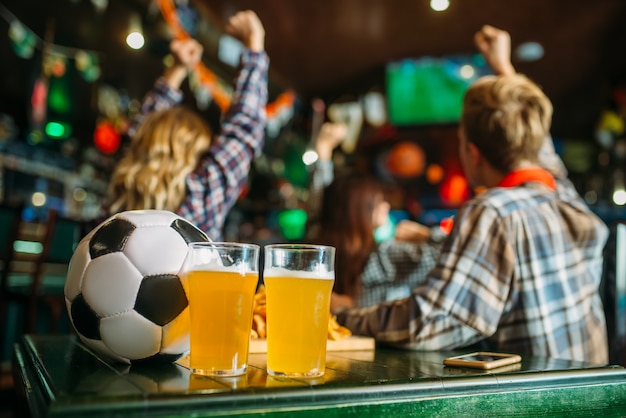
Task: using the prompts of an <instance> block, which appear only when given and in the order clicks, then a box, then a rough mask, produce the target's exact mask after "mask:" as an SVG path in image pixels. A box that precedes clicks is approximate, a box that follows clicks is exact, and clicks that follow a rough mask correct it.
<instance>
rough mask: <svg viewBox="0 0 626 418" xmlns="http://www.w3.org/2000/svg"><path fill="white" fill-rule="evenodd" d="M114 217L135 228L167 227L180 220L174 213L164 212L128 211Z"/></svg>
mask: <svg viewBox="0 0 626 418" xmlns="http://www.w3.org/2000/svg"><path fill="white" fill-rule="evenodd" d="M116 217H117V218H118V219H124V220H126V221H128V222H130V223H132V224H133V225H135V226H136V227H137V228H141V227H144V226H154V225H164V226H169V225H170V224H171V223H172V222H173V221H174V220H175V219H178V218H180V217H179V216H178V215H176V214H175V213H173V212H168V211H166V210H129V211H126V212H121V213H119V214H117V216H116Z"/></svg>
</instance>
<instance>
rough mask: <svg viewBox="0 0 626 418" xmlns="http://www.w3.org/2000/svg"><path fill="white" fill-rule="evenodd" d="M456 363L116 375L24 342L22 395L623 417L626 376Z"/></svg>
mask: <svg viewBox="0 0 626 418" xmlns="http://www.w3.org/2000/svg"><path fill="white" fill-rule="evenodd" d="M465 352H467V350H464V351H454V352H417V351H405V350H399V349H392V348H381V347H377V348H376V349H375V350H369V351H341V352H329V353H328V356H327V369H326V374H325V375H324V376H323V377H321V378H319V379H278V378H273V377H271V376H268V375H267V374H266V372H265V365H266V364H265V363H266V355H265V354H250V357H249V367H248V372H247V374H246V375H245V376H242V377H238V378H221V379H213V378H207V377H202V376H197V375H194V374H192V373H190V372H189V370H188V369H187V368H186V367H185V359H181V360H179V361H178V362H177V363H171V364H155V365H132V366H128V365H123V364H108V363H106V362H105V361H104V360H102V359H101V358H99V357H98V355H96V354H94V353H92V352H91V351H90V350H89V349H87V348H86V347H85V346H84V345H83V344H81V343H80V341H79V340H78V339H77V338H76V337H75V336H71V335H62V336H59V335H57V336H30V335H26V336H24V337H23V338H22V339H21V340H20V341H19V342H18V343H17V344H16V345H15V350H14V358H13V372H14V379H15V387H16V392H17V396H18V397H19V400H20V403H22V404H23V409H24V410H25V414H28V415H30V416H33V417H90V418H91V417H93V418H95V417H140V416H142V417H189V416H193V417H209V416H251V415H262V416H266V417H325V418H330V417H339V416H341V417H351V416H352V417H361V416H367V417H386V418H391V417H408V416H429V417H459V416H481V417H489V416H497V417H505V416H542V417H545V416H563V415H568V416H569V417H579V416H580V417H583V416H584V417H588V416H602V417H623V416H626V369H624V368H623V367H620V366H603V365H591V364H586V363H582V362H574V361H565V360H556V359H548V358H537V357H528V356H526V357H524V356H522V363H521V364H518V365H516V366H515V365H514V366H505V367H502V368H499V369H494V370H492V371H479V370H472V369H465V368H451V367H445V366H443V364H442V362H443V359H444V358H446V357H449V356H452V355H458V354H463V353H465Z"/></svg>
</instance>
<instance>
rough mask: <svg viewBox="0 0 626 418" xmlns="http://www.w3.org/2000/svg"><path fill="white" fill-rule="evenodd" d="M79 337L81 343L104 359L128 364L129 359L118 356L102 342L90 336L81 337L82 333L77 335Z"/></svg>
mask: <svg viewBox="0 0 626 418" xmlns="http://www.w3.org/2000/svg"><path fill="white" fill-rule="evenodd" d="M79 337H80V340H81V341H82V342H83V344H85V345H86V346H87V347H89V348H91V349H93V350H95V351H96V353H100V354H101V356H102V357H104V359H105V360H110V361H119V362H121V363H126V364H130V361H129V360H128V359H127V358H124V357H122V356H119V355H117V354H115V353H114V352H113V351H111V350H109V347H107V346H106V344H105V343H104V342H102V341H100V340H92V339H91V338H87V337H83V336H82V335H79Z"/></svg>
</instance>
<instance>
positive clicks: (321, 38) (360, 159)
mask: <svg viewBox="0 0 626 418" xmlns="http://www.w3.org/2000/svg"><path fill="white" fill-rule="evenodd" d="M248 8H249V9H253V10H255V11H256V12H257V14H258V15H259V16H260V18H261V20H262V21H263V23H264V25H265V27H266V48H267V51H268V53H269V55H270V58H271V68H270V102H271V104H270V106H268V126H267V130H266V146H265V152H264V155H263V156H262V157H260V158H259V159H257V160H256V162H255V164H254V168H253V171H252V173H251V175H250V180H249V184H248V187H247V188H246V190H245V191H244V193H243V194H242V196H241V198H240V200H239V202H238V203H237V205H236V207H235V208H234V209H233V211H232V212H231V214H230V216H229V220H228V223H227V226H226V231H225V233H226V237H227V239H232V240H245V241H257V242H261V243H263V242H269V241H277V240H281V241H282V240H297V239H299V238H300V237H301V236H302V233H303V231H304V230H303V227H304V222H305V220H306V215H305V212H304V208H305V207H306V201H307V184H308V170H307V163H310V162H311V161H313V160H314V158H315V156H314V155H313V156H312V155H310V154H307V151H308V150H310V148H311V137H312V134H313V133H314V131H315V130H316V129H317V127H318V126H319V123H320V122H321V121H322V120H334V121H340V122H345V123H347V124H348V125H349V126H350V137H349V138H348V140H347V141H346V142H345V143H344V144H343V147H342V148H341V149H340V150H338V152H337V153H336V154H335V159H336V161H335V163H336V165H337V166H338V167H340V168H344V169H352V168H358V169H361V170H369V171H372V172H374V173H376V174H377V175H378V176H379V177H380V178H382V179H384V180H385V181H387V184H388V185H389V188H388V189H389V199H390V202H391V203H392V209H393V210H392V215H393V217H394V220H399V219H402V218H411V219H415V220H418V221H421V222H423V223H426V224H435V223H437V222H440V221H441V220H442V219H443V218H445V217H447V216H449V215H450V214H453V213H454V211H455V210H456V208H458V206H459V205H460V204H461V203H462V202H463V201H464V200H466V199H467V198H468V197H469V196H471V194H472V191H471V190H470V189H469V187H468V185H467V183H466V181H465V178H464V176H463V174H462V172H461V169H460V164H459V162H458V160H457V157H456V154H457V143H456V141H457V139H456V130H457V121H458V117H459V114H460V103H461V98H462V95H463V93H464V91H465V89H466V88H467V86H468V85H469V84H470V83H471V82H472V81H473V80H474V79H475V78H476V77H478V76H480V75H482V74H485V73H489V71H490V70H489V68H487V67H486V66H485V64H484V62H482V60H481V58H480V56H478V55H477V54H476V51H475V49H474V46H473V42H472V37H473V34H474V33H475V32H476V31H477V30H478V29H479V28H480V27H481V26H482V25H483V24H491V25H494V26H497V27H500V28H502V29H505V30H507V31H509V32H510V33H511V36H512V40H513V48H514V51H513V52H514V55H513V62H514V64H515V66H516V68H517V69H518V71H520V72H522V73H525V74H527V75H528V76H530V77H531V78H533V79H534V80H536V81H537V82H538V83H539V84H540V85H541V86H542V87H543V88H544V90H545V91H546V93H547V95H548V96H549V97H550V98H551V99H552V101H553V103H554V106H555V114H554V123H553V130H552V134H553V136H554V139H555V143H556V145H557V150H558V152H559V153H560V154H561V156H562V157H563V159H564V161H565V163H566V165H567V166H568V169H569V170H570V173H571V176H572V179H573V180H574V182H575V184H576V186H577V188H578V189H579V191H580V192H581V194H582V195H583V196H584V197H585V199H586V200H587V202H588V203H589V204H590V205H591V206H592V208H593V209H594V210H595V211H596V212H597V213H598V214H599V215H600V216H601V217H602V218H603V219H605V221H606V222H607V223H611V222H613V221H614V220H617V219H623V218H624V207H625V206H624V204H625V203H626V192H625V191H624V168H625V167H626V165H625V164H624V160H625V159H626V134H625V132H624V118H625V116H626V2H624V1H621V0H598V1H595V2H593V3H589V2H588V1H585V0H570V1H567V2H564V1H557V0H526V1H523V2H503V1H501V0H462V1H461V0H449V1H448V0H394V1H387V0H333V1H329V0H324V1H316V2H302V1H298V2H294V1H290V0H271V1H270V0H265V1H262V0H257V1H243V0H239V1H237V0H229V1H226V0H211V1H209V0H195V1H193V0H185V1H180V0H179V1H175V0H167V1H165V0H48V1H34V0H3V2H2V3H1V4H0V17H1V18H2V19H0V28H2V30H1V31H0V33H1V35H0V56H1V57H2V64H1V65H0V201H2V203H4V204H9V203H12V202H17V201H23V202H26V210H25V212H24V213H25V215H24V216H26V217H31V218H32V219H36V218H37V217H40V216H45V215H44V214H45V213H46V211H47V210H48V209H50V208H54V209H56V210H58V211H59V213H61V214H62V215H64V216H67V217H72V218H77V219H92V218H94V217H97V216H98V214H99V208H100V203H101V201H102V198H103V196H104V194H105V193H106V188H107V185H108V177H109V174H110V172H111V169H112V167H113V166H114V164H115V162H116V161H117V160H118V159H119V158H120V156H121V154H122V152H123V150H124V144H125V143H126V141H128V137H127V136H126V127H127V125H128V120H129V119H130V118H132V117H133V116H134V114H135V113H136V112H137V110H138V106H139V103H140V101H141V98H142V97H143V95H144V94H145V92H146V91H147V90H148V89H149V88H150V87H151V85H152V83H153V82H154V80H155V79H156V78H157V77H158V75H160V74H161V72H162V70H163V68H164V66H166V65H168V59H169V58H168V46H169V42H170V40H171V39H172V37H173V36H174V34H175V33H176V31H177V30H179V31H180V30H181V29H182V30H183V31H184V32H185V33H187V34H189V35H190V36H193V37H195V38H197V39H198V40H199V41H200V42H201V43H202V44H203V45H204V48H205V55H204V61H205V65H206V67H207V69H208V70H209V71H210V72H211V73H212V74H213V75H215V79H212V80H206V79H202V78H199V77H191V79H190V82H189V83H185V87H184V89H185V101H186V103H188V104H190V105H192V106H194V107H196V108H197V109H198V110H199V111H200V112H201V113H203V114H204V115H205V117H206V118H207V119H208V120H209V121H210V123H211V124H212V126H213V127H214V129H219V122H220V115H221V112H220V108H219V106H217V105H216V103H215V102H214V101H213V100H212V96H211V93H210V92H211V91H212V89H213V88H219V89H222V90H224V91H225V93H226V94H229V93H230V91H229V86H230V83H231V80H232V77H233V75H234V71H235V65H236V62H237V60H238V56H239V52H240V50H241V46H240V45H238V44H237V42H236V41H234V40H233V39H232V38H230V37H228V36H225V35H224V30H223V27H224V22H225V21H226V20H227V18H228V17H229V16H230V15H232V14H233V13H234V12H236V11H237V10H241V9H248ZM177 28H178V29H177ZM130 34H133V35H130Z"/></svg>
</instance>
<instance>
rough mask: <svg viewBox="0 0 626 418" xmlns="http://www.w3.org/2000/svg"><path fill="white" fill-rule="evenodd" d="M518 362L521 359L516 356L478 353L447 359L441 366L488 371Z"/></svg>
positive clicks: (485, 352)
mask: <svg viewBox="0 0 626 418" xmlns="http://www.w3.org/2000/svg"><path fill="white" fill-rule="evenodd" d="M520 361H522V357H520V356H519V355H517V354H506V353H491V352H487V351H478V352H476V353H469V354H463V355H460V356H454V357H448V358H447V359H445V360H444V361H443V364H444V365H446V366H456V367H470V368H472V369H482V370H489V369H495V368H496V367H502V366H507V365H509V364H515V363H519V362H520Z"/></svg>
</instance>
